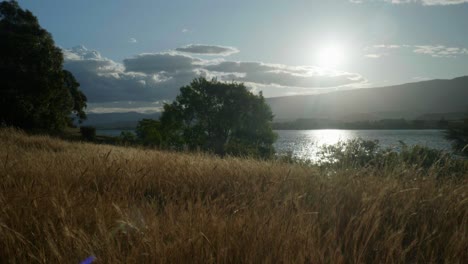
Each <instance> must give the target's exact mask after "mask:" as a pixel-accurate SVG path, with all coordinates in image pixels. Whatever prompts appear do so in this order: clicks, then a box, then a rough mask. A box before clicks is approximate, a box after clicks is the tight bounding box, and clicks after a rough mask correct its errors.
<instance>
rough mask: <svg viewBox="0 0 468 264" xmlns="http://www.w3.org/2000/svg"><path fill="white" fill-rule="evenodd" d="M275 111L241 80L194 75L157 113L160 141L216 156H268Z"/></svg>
mask: <svg viewBox="0 0 468 264" xmlns="http://www.w3.org/2000/svg"><path fill="white" fill-rule="evenodd" d="M272 120H273V114H272V113H271V110H270V107H269V106H268V105H267V104H266V103H265V99H264V98H263V95H262V94H261V93H260V94H259V95H254V94H252V93H251V92H249V91H248V90H247V88H246V87H245V85H244V84H242V83H235V82H232V83H223V82H219V81H217V80H216V79H212V80H211V81H209V80H206V79H205V78H198V79H195V80H193V81H192V82H191V84H190V85H188V86H184V87H182V88H181V89H180V94H179V95H178V96H177V98H176V100H175V101H174V102H173V103H171V104H166V105H164V112H163V114H162V116H161V133H162V134H163V139H164V140H163V142H164V143H165V144H167V145H169V146H172V147H174V146H175V147H181V146H182V145H186V146H188V147H189V148H190V149H201V150H204V151H209V152H213V153H216V154H220V155H225V154H231V155H253V156H258V157H269V156H271V155H272V154H273V153H274V148H273V143H274V141H275V140H276V134H275V133H273V131H272V128H271V122H272Z"/></svg>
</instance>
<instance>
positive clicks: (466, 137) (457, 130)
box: [445, 117, 468, 156]
mask: <svg viewBox="0 0 468 264" xmlns="http://www.w3.org/2000/svg"><path fill="white" fill-rule="evenodd" d="M445 138H447V139H448V140H450V141H452V148H453V150H455V151H456V152H457V153H459V154H462V155H465V156H468V117H467V118H465V119H464V120H463V122H462V123H458V124H452V125H451V126H450V127H449V129H447V130H446V131H445Z"/></svg>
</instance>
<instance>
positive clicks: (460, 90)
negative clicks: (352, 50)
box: [266, 76, 468, 121]
mask: <svg viewBox="0 0 468 264" xmlns="http://www.w3.org/2000/svg"><path fill="white" fill-rule="evenodd" d="M266 101H267V102H268V104H269V105H270V106H271V109H272V111H273V113H274V115H275V119H282V120H285V119H297V118H327V119H332V120H343V121H362V120H364V119H365V117H366V116H367V117H368V118H369V119H368V120H378V119H387V118H406V119H417V118H418V117H423V116H424V115H426V114H428V113H431V114H432V115H434V114H437V115H438V116H442V117H443V116H444V113H464V112H467V111H468V76H464V77H459V78H455V79H452V80H431V81H423V82H416V83H408V84H402V85H394V86H387V87H380V88H366V89H355V90H347V91H338V92H331V93H327V94H319V95H300V96H286V97H274V98H267V99H266Z"/></svg>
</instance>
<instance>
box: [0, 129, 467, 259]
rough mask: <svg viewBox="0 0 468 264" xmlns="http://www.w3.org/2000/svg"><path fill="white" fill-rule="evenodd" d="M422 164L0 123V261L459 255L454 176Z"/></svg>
mask: <svg viewBox="0 0 468 264" xmlns="http://www.w3.org/2000/svg"><path fill="white" fill-rule="evenodd" d="M423 173H424V172H422V171H421V170H418V168H413V169H401V170H400V171H395V170H394V171H393V172H392V173H389V172H386V171H385V170H376V169H372V168H368V169H359V170H344V169H343V170H339V171H336V172H333V173H332V172H330V171H325V170H320V169H318V168H314V167H311V166H309V167H307V166H300V165H289V164H285V163H280V162H263V161H257V160H249V159H235V158H226V159H220V158H216V157H212V156H208V155H202V154H183V153H170V152H161V151H154V150H143V149H136V148H123V147H113V146H104V145H93V144H85V143H69V142H64V141H61V140H57V139H52V138H49V137H40V136H27V135H25V134H23V133H21V132H18V131H15V130H12V129H2V130H0V210H1V213H0V262H2V263H30V262H33V263H78V262H79V261H80V260H83V259H85V258H86V257H88V256H91V255H93V256H95V257H96V262H95V263H463V262H465V263H466V260H468V209H467V207H468V196H467V195H468V181H467V177H463V178H462V179H461V180H460V179H458V181H453V180H447V181H441V180H436V179H435V178H436V177H435V176H436V175H433V174H434V173H430V172H429V173H427V172H426V173H427V174H428V175H422V174H423ZM467 174H468V172H467ZM467 176H468V175H467Z"/></svg>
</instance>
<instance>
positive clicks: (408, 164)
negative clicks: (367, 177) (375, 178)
mask: <svg viewBox="0 0 468 264" xmlns="http://www.w3.org/2000/svg"><path fill="white" fill-rule="evenodd" d="M400 143H401V146H400V147H399V148H398V149H392V148H386V149H382V148H381V147H380V146H379V144H378V141H369V140H363V139H353V140H349V141H346V142H339V143H338V144H336V145H329V146H323V147H322V150H321V151H320V152H319V160H320V161H319V165H320V166H321V167H322V168H332V169H361V168H364V167H368V168H372V169H381V170H384V169H385V170H405V169H407V168H418V169H419V170H423V171H426V172H428V171H429V170H435V171H437V173H436V175H437V176H438V177H439V176H447V175H459V174H463V173H464V172H465V171H466V170H468V164H467V162H466V161H465V160H461V159H457V158H456V157H455V156H453V155H452V154H450V153H447V152H444V151H442V150H437V149H431V148H428V147H425V146H419V145H415V146H408V145H406V144H404V143H403V142H400Z"/></svg>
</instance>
